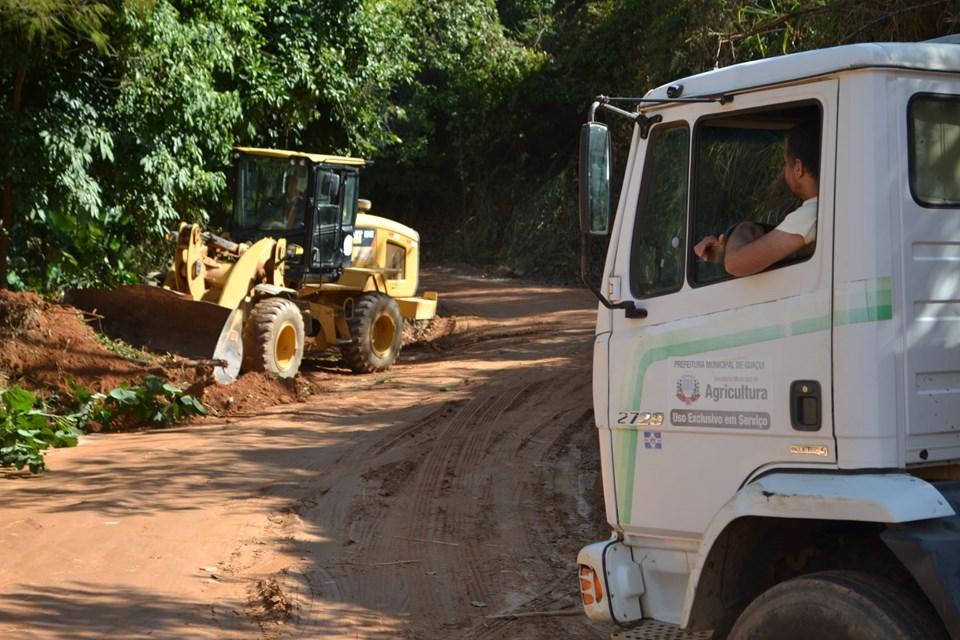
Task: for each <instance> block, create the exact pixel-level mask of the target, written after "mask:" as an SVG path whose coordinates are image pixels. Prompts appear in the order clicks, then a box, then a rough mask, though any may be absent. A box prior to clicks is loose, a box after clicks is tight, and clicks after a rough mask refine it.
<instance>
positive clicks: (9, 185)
mask: <svg viewBox="0 0 960 640" xmlns="http://www.w3.org/2000/svg"><path fill="white" fill-rule="evenodd" d="M26 77H27V71H26V69H17V71H16V73H15V75H14V77H13V96H11V98H10V113H11V114H13V116H14V118H16V117H17V115H18V114H19V113H20V104H21V103H22V101H23V81H24V80H25V79H26ZM12 169H13V167H8V170H9V171H12ZM12 231H13V177H12V176H11V175H9V174H8V175H7V177H6V178H5V179H4V181H3V198H2V200H0V289H6V288H7V259H8V258H9V257H10V234H11V233H12Z"/></svg>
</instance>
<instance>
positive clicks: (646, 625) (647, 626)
mask: <svg viewBox="0 0 960 640" xmlns="http://www.w3.org/2000/svg"><path fill="white" fill-rule="evenodd" d="M712 637H713V631H684V630H683V629H681V628H680V627H678V626H677V625H674V624H669V623H666V622H660V621H658V620H643V621H641V622H640V624H638V625H637V626H635V627H632V628H630V629H624V630H623V631H617V632H616V633H614V634H613V635H611V636H610V640H710V638H712Z"/></svg>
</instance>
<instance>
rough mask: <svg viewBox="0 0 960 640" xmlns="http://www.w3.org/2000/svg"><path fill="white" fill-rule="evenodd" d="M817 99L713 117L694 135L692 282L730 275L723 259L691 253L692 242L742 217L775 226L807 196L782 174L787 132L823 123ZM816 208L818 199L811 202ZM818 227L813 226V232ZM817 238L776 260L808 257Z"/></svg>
mask: <svg viewBox="0 0 960 640" xmlns="http://www.w3.org/2000/svg"><path fill="white" fill-rule="evenodd" d="M819 121H820V111H819V108H818V107H817V106H815V105H809V106H806V105H801V106H795V107H788V108H782V107H781V108H778V109H776V110H771V109H767V110H761V111H752V112H747V113H740V114H732V115H729V116H723V117H719V118H710V119H708V120H705V121H703V122H701V123H700V124H699V125H698V126H697V129H696V134H695V140H694V148H695V154H694V159H695V160H694V179H693V180H694V181H693V188H692V197H693V205H692V223H691V233H692V237H691V241H690V245H691V251H690V260H691V264H690V279H691V284H693V285H694V286H696V285H702V284H709V283H712V282H718V281H721V280H726V279H729V278H730V277H731V276H730V275H728V274H727V272H726V271H725V270H724V269H723V266H722V262H720V261H719V260H718V262H716V263H715V262H709V261H703V260H700V259H698V258H696V257H695V256H694V255H693V246H694V245H695V244H696V243H697V242H699V241H700V240H701V239H703V238H707V237H709V236H717V237H718V236H720V235H721V234H724V237H726V234H727V232H729V231H730V229H731V228H732V227H733V225H735V224H737V223H740V222H753V223H756V224H755V225H752V227H753V228H754V229H755V230H756V231H755V233H756V234H758V235H762V234H763V233H765V232H767V231H769V230H771V229H773V228H775V227H776V226H777V225H778V224H780V223H781V222H782V221H783V219H784V218H785V217H786V216H787V214H789V213H791V212H793V211H795V210H796V209H797V208H798V207H800V205H801V204H802V203H803V200H801V199H800V198H798V197H797V196H796V195H794V194H793V193H792V192H791V191H790V189H789V188H788V186H787V184H786V182H785V180H784V162H785V159H784V151H785V138H786V134H787V132H788V131H790V130H791V129H792V128H793V127H795V126H796V125H797V124H800V123H807V124H808V126H810V127H811V128H813V129H816V128H817V125H815V124H814V123H819ZM810 206H812V207H814V211H816V206H817V205H816V201H815V200H814V201H813V203H812V204H811V205H810ZM814 233H815V232H814ZM813 249H814V243H813V242H811V243H809V244H807V245H806V246H805V247H804V248H803V249H801V250H800V251H798V252H797V253H795V254H794V255H792V256H790V257H789V258H787V259H786V260H782V261H780V262H778V263H776V264H775V265H774V266H780V265H783V264H789V263H791V262H796V261H799V260H805V259H807V258H809V257H810V256H811V255H812V254H813Z"/></svg>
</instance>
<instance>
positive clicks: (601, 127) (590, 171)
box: [580, 122, 611, 236]
mask: <svg viewBox="0 0 960 640" xmlns="http://www.w3.org/2000/svg"><path fill="white" fill-rule="evenodd" d="M610 165H611V151H610V131H609V130H608V129H607V125H605V124H603V123H601V122H587V123H586V124H584V125H583V127H582V128H581V129H580V233H582V234H590V235H599V236H603V235H607V234H608V233H609V232H610Z"/></svg>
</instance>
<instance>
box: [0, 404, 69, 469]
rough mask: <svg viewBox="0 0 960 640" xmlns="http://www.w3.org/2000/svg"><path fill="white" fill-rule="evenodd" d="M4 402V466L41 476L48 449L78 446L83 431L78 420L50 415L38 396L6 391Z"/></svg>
mask: <svg viewBox="0 0 960 640" xmlns="http://www.w3.org/2000/svg"><path fill="white" fill-rule="evenodd" d="M0 398H2V401H3V402H2V406H0V466H3V467H9V466H12V467H16V468H17V469H23V468H24V467H27V468H29V469H30V471H31V472H32V473H39V472H40V471H43V470H44V469H45V468H46V465H45V464H44V461H43V452H44V451H45V450H46V449H49V448H50V447H54V448H56V447H72V446H74V445H75V444H77V437H78V436H79V435H80V430H79V429H78V428H77V420H76V418H75V417H72V416H58V415H54V414H51V413H48V412H47V411H46V410H45V409H46V407H45V406H44V405H43V403H41V402H39V401H38V398H37V397H36V396H35V395H34V394H32V393H30V392H29V391H27V390H26V389H23V388H21V387H18V386H15V387H13V388H10V389H7V390H5V391H3V393H2V394H0Z"/></svg>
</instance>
